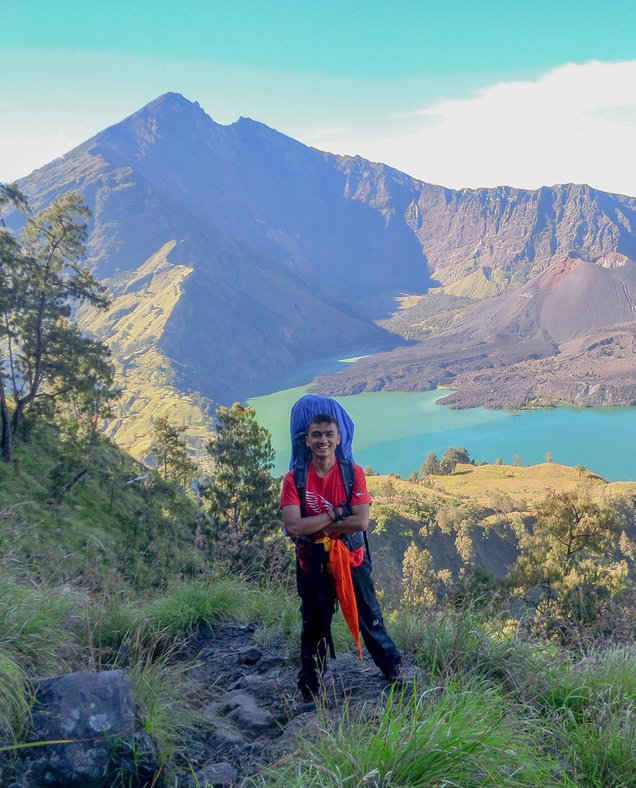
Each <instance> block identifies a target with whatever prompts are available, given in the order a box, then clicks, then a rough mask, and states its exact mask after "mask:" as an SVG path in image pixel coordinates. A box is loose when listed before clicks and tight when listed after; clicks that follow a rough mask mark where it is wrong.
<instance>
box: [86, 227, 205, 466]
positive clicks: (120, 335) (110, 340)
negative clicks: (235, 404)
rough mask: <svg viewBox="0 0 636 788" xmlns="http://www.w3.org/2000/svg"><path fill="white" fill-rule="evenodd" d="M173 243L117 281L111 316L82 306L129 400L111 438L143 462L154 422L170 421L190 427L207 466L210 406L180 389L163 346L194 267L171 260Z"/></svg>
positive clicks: (120, 409)
mask: <svg viewBox="0 0 636 788" xmlns="http://www.w3.org/2000/svg"><path fill="white" fill-rule="evenodd" d="M174 246H175V242H174V241H171V242H169V243H167V244H165V245H164V246H163V247H162V248H161V249H160V250H159V251H157V252H156V254H154V255H152V256H151V257H150V258H149V259H148V260H147V261H146V262H145V263H144V264H143V265H142V266H140V268H138V269H136V270H135V271H134V272H133V273H128V274H125V275H123V276H122V277H121V278H120V279H118V280H116V281H115V280H113V281H112V282H111V283H110V285H111V291H112V305H111V308H110V309H109V310H108V311H107V312H98V311H97V310H95V309H94V308H92V307H90V306H85V307H82V309H81V310H80V313H79V315H78V317H79V323H80V325H81V326H82V327H84V328H86V327H90V331H91V332H92V333H94V334H95V335H96V336H97V337H98V338H99V339H101V340H102V341H103V342H105V343H106V344H107V345H108V346H109V348H110V349H111V352H112V354H113V361H114V363H115V373H116V383H117V385H118V386H120V387H121V388H122V389H123V392H124V393H123V395H122V398H121V400H120V402H119V403H118V406H117V408H116V410H117V413H116V418H115V419H114V420H113V421H112V423H111V424H110V425H109V426H108V428H107V430H106V433H107V434H108V435H109V436H110V437H112V438H114V439H115V440H116V441H117V443H118V444H119V445H120V446H122V447H123V448H124V449H125V450H127V451H129V452H130V453H131V454H132V455H133V456H134V457H136V458H137V459H139V460H143V459H145V458H146V456H147V455H148V452H149V448H150V441H151V435H152V423H153V420H154V419H155V418H156V417H157V416H164V417H167V418H169V419H170V420H171V422H172V423H174V424H179V425H182V424H186V425H187V426H188V439H189V441H190V443H191V445H192V448H193V449H195V450H197V454H198V456H199V457H200V458H201V460H202V461H205V457H206V452H205V442H206V440H207V438H208V433H209V429H210V423H211V422H210V419H209V418H208V417H207V416H206V414H205V412H204V408H205V404H204V403H202V402H196V401H194V400H193V398H192V396H190V395H188V394H183V393H180V392H179V391H178V390H177V388H176V387H175V380H174V375H175V373H174V370H173V365H172V363H171V362H170V360H169V359H168V358H166V356H165V355H164V354H162V353H161V351H160V350H159V348H158V346H157V339H158V338H160V337H161V336H162V334H163V332H164V329H165V326H166V323H167V322H168V320H169V319H170V317H171V315H172V312H173V310H174V308H175V306H176V305H177V303H178V301H179V298H180V297H181V291H182V285H183V282H184V280H185V279H186V278H187V277H188V276H189V275H190V274H191V273H192V268H189V267H188V266H185V265H177V264H174V263H171V262H170V261H169V260H168V255H169V254H170V252H171V251H172V249H173V248H174Z"/></svg>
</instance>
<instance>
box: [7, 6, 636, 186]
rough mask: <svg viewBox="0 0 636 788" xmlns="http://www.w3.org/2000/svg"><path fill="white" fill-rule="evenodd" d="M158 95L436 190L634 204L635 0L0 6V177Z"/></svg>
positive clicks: (27, 167)
mask: <svg viewBox="0 0 636 788" xmlns="http://www.w3.org/2000/svg"><path fill="white" fill-rule="evenodd" d="M168 91H175V92H178V93H181V94H183V95H184V96H185V97H186V98H188V99H190V100H192V101H198V102H199V104H200V105H201V106H202V107H203V109H204V110H205V111H206V112H207V113H208V115H210V116H211V117H212V118H213V119H214V120H215V121H217V122H218V123H223V124H227V123H233V122H234V121H236V120H237V119H238V118H239V117H241V116H245V117H251V118H253V119H255V120H258V121H260V122H262V123H265V124H267V125H268V126H271V127H273V128H275V129H277V130H278V131H280V132H282V133H284V134H287V135H289V136H290V137H294V138H295V139H298V140H300V141H301V142H304V143H306V144H308V145H313V146H315V147H317V148H320V149H322V150H327V151H330V152H333V153H340V154H349V155H354V154H358V155H361V156H363V157H364V158H368V159H371V160H372V161H382V162H385V163H386V164H389V165H391V166H393V167H396V168H397V169H400V170H402V171H404V172H406V173H408V174H409V175H412V176H414V177H416V178H419V179H421V180H424V181H427V182H429V183H438V184H442V185H444V186H449V187H451V188H464V187H469V188H478V187H484V186H498V185H508V186H517V187H521V188H527V189H536V188H539V187H540V186H545V185H548V186H549V185H553V184H556V183H588V184H589V185H591V186H593V187H595V188H597V189H602V190H605V191H610V192H616V193H620V194H628V195H630V196H636V146H635V144H634V143H635V142H636V0H604V2H598V1H597V0H576V2H574V1H571V0H527V1H526V0H505V2H504V1H503V0H480V2H476V0H435V1H433V0H393V2H392V3H388V2H387V0H382V2H380V0H340V1H336V0H323V2H321V3H320V4H318V3H310V2H308V0H305V2H303V0H267V1H266V0H251V1H250V0H152V2H149V1H147V0H109V1H108V2H104V0H99V1H97V0H81V2H78V1H77V0H1V2H0V181H3V182H10V181H13V180H15V179H17V178H19V177H22V176H25V175H27V174H28V173H29V172H31V171H32V170H33V169H34V168H36V167H40V166H42V165H44V164H46V163H47V162H49V161H50V160H52V159H53V158H55V157H57V156H60V155H62V154H64V153H65V152H67V151H68V150H70V149H71V148H73V147H74V146H76V145H78V144H79V143H81V142H83V141H84V140H85V139H88V138H89V137H91V136H93V135H94V134H96V133H97V132H99V131H101V130H102V129H104V128H106V127H107V126H110V125H112V124H114V123H117V122H118V121H120V120H122V119H123V118H124V117H126V116H128V115H130V114H131V113H133V112H134V111H136V110H137V109H139V108H140V107H141V106H143V105H144V104H147V103H148V102H150V101H152V100H153V99H154V98H156V97H157V96H159V95H161V94H162V93H166V92H168Z"/></svg>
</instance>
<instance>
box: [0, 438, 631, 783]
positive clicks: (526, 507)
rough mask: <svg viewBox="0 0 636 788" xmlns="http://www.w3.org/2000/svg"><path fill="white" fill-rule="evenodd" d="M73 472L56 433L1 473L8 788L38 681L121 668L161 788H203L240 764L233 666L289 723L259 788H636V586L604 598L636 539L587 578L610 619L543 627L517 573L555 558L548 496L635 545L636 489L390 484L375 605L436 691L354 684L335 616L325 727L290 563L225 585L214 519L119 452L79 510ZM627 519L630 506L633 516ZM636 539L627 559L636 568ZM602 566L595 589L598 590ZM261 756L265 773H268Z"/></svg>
mask: <svg viewBox="0 0 636 788" xmlns="http://www.w3.org/2000/svg"><path fill="white" fill-rule="evenodd" d="M61 453H62V446H61V444H60V443H59V436H58V435H57V434H56V432H55V431H54V430H53V429H52V428H46V429H38V430H37V431H35V430H34V431H33V432H32V436H31V438H30V440H28V441H26V442H23V443H20V444H19V446H18V447H17V449H16V454H15V461H14V462H13V463H11V464H6V463H4V464H0V569H1V580H0V591H1V593H0V753H1V752H2V748H5V756H4V760H3V759H2V757H0V777H2V778H4V777H6V776H8V775H10V774H11V768H12V766H11V760H10V758H9V760H7V757H8V756H7V753H9V755H11V756H15V753H16V752H19V750H15V749H13V748H14V747H15V742H18V745H19V742H21V741H22V740H23V739H24V737H25V735H26V731H27V730H28V709H29V703H30V700H29V699H30V694H29V693H30V688H31V686H32V681H33V679H34V678H36V677H38V676H42V675H53V674H57V673H65V672H70V671H72V670H104V669H105V670H109V669H112V668H114V667H123V668H124V669H125V670H126V671H127V672H128V674H129V675H130V677H131V679H132V682H133V687H134V690H135V694H136V697H137V699H138V702H139V714H140V719H141V725H142V729H143V730H144V731H145V732H147V733H148V734H150V735H151V736H152V737H153V738H154V739H155V740H156V741H157V742H158V743H159V748H160V749H159V752H160V767H159V769H158V771H157V773H156V774H155V776H154V783H153V784H156V785H157V786H160V785H164V786H177V785H182V784H184V780H186V778H187V779H190V778H191V777H192V775H193V774H194V773H195V771H196V770H197V769H199V767H200V766H201V764H202V763H205V759H208V760H210V761H215V762H216V761H218V760H219V759H220V758H221V757H222V756H221V754H220V753H225V755H223V757H229V756H228V755H227V750H223V749H222V748H221V749H219V747H220V745H218V730H222V729H223V728H222V726H223V725H228V724H229V722H227V721H223V719H224V718H223V719H221V718H218V717H215V716H214V715H212V717H211V716H210V712H209V708H211V706H210V704H212V706H213V705H214V703H217V705H218V704H221V705H222V703H223V702H225V701H224V700H223V699H224V698H226V697H230V695H231V693H232V692H235V690H231V689H230V688H229V687H228V686H226V685H225V684H224V683H223V681H221V680H220V679H219V675H222V674H219V673H218V671H220V670H221V667H222V666H227V670H228V671H230V673H229V675H238V676H239V680H240V681H242V682H243V683H242V684H241V685H240V686H241V687H243V689H241V690H240V692H242V693H243V696H241V697H244V696H245V693H249V692H252V691H254V692H255V691H256V690H258V688H259V687H260V688H261V691H262V692H263V698H264V699H263V700H259V701H258V702H259V704H260V705H258V706H257V707H255V708H256V711H255V712H254V713H255V714H256V713H258V714H261V715H262V714H264V713H267V714H270V715H272V717H274V716H276V715H278V716H276V719H278V720H279V722H278V723H277V724H276V725H275V726H274V728H272V733H271V735H270V734H269V733H261V734H259V736H258V737H257V738H256V739H254V740H251V739H250V740H249V741H248V743H247V744H246V743H245V741H243V744H242V745H241V746H239V750H238V751H237V752H238V755H236V758H237V759H238V760H234V761H232V763H233V764H234V766H233V767H232V768H234V769H235V770H238V771H237V772H236V773H237V774H239V775H240V779H241V780H244V781H245V784H246V785H285V786H288V785H296V786H301V785H302V786H305V785H315V786H326V785H333V784H345V783H347V782H349V783H351V784H352V785H362V784H373V785H377V786H380V785H382V786H402V785H430V786H435V785H441V784H444V783H449V784H451V783H452V782H454V783H455V784H458V785H487V784H492V785H502V786H503V785H506V786H530V785H532V786H546V787H547V786H555V785H563V786H569V787H570V788H572V786H598V788H601V786H603V787H604V786H616V788H618V786H626V785H631V784H634V781H635V780H636V753H635V752H634V750H633V745H632V743H633V740H634V736H636V725H635V723H634V720H635V719H636V651H635V648H634V645H633V636H632V633H633V623H634V621H633V615H632V612H630V611H633V605H632V601H633V598H634V594H633V588H632V586H631V583H630V582H629V581H628V580H627V579H625V582H623V583H622V584H621V585H620V588H619V587H618V586H616V587H614V590H611V589H609V590H608V588H609V587H606V586H604V585H603V569H604V567H606V566H612V567H616V566H618V564H619V563H620V562H618V561H617V560H614V559H617V556H614V557H613V558H612V561H613V563H611V564H609V565H608V564H607V561H608V560H609V558H610V557H611V556H610V552H611V551H612V550H614V547H612V545H614V546H615V547H616V549H618V547H617V544H618V532H617V531H616V530H615V529H614V530H612V529H609V530H608V531H607V534H606V536H605V537H604V538H605V542H604V543H603V544H602V545H597V544H596V543H595V542H590V543H589V544H588V545H587V547H586V550H585V551H584V552H585V555H584V556H579V558H580V559H581V560H578V559H577V563H576V571H577V572H578V575H577V577H578V581H577V582H578V586H577V588H580V589H585V588H586V587H587V588H590V589H591V590H592V591H594V593H596V594H597V595H596V597H595V605H596V606H597V612H598V617H597V618H596V619H594V620H592V619H590V618H587V619H586V618H585V617H584V616H581V615H579V614H578V613H577V610H579V608H577V607H576V605H574V606H570V607H568V603H567V596H564V597H563V598H562V599H561V600H560V601H559V605H560V607H553V608H552V609H550V610H546V611H545V613H544V614H542V615H541V616H540V617H538V616H535V615H534V614H533V613H532V611H531V610H530V609H528V610H527V611H526V612H525V613H524V612H523V609H522V607H520V600H521V598H522V597H521V595H520V593H519V592H518V588H520V587H521V585H522V583H523V573H522V572H521V571H520V570H519V567H518V566H515V562H516V561H517V559H518V557H519V556H522V557H524V556H526V557H528V556H530V557H531V556H532V555H533V553H532V551H533V550H535V551H536V550H537V549H538V548H537V543H536V542H534V543H533V542H532V541H531V539H532V537H538V536H539V535H540V534H541V533H544V532H543V531H541V528H542V527H543V526H542V523H544V524H545V523H547V522H548V519H549V517H548V516H549V511H548V510H547V509H546V503H545V502H546V496H548V497H549V495H550V489H551V490H552V492H553V493H554V494H557V495H566V496H577V497H576V498H575V499H569V498H568V499H567V501H570V500H576V502H577V504H578V505H579V506H580V507H582V509H581V511H583V510H585V512H586V513H587V514H586V517H587V518H588V520H587V522H588V523H593V522H594V523H597V524H598V523H599V522H601V520H602V517H601V520H599V519H598V518H599V517H600V516H601V515H603V513H604V512H605V513H606V512H609V511H610V510H611V512H612V513H613V514H612V516H613V517H614V518H616V521H615V522H614V521H612V528H614V525H621V523H623V522H627V520H629V518H627V520H625V521H623V520H621V519H620V518H621V517H623V516H624V515H626V514H627V513H628V509H629V502H630V501H631V500H632V499H633V497H634V486H633V485H625V484H623V485H618V484H612V485H610V484H607V483H605V482H603V480H601V479H599V478H598V477H594V476H593V475H592V474H589V472H587V471H585V470H584V469H576V468H566V467H564V466H558V465H555V464H553V463H546V464H544V465H541V466H535V467H534V468H532V467H529V468H518V467H512V466H503V465H492V466H481V467H475V466H472V465H458V466H457V467H456V468H455V469H454V471H453V472H452V473H450V474H445V475H429V476H427V477H418V478H416V479H414V480H411V481H406V480H402V479H399V478H397V477H392V476H383V477H380V476H370V477H369V487H370V489H371V490H372V494H373V497H374V507H373V512H374V524H373V533H372V535H371V550H372V554H373V557H374V562H375V573H376V578H377V583H378V587H379V590H380V594H381V596H382V599H383V606H384V610H385V614H386V616H387V619H388V622H389V627H390V629H391V632H392V634H394V635H395V637H396V639H397V640H398V642H399V645H400V647H401V649H402V650H403V653H404V656H405V662H406V663H407V664H408V665H409V666H412V667H413V668H414V669H417V671H418V678H417V679H416V680H415V683H413V682H412V681H411V682H410V683H406V684H405V685H404V686H403V688H402V689H401V690H394V691H393V692H389V693H387V692H384V693H383V691H382V689H381V687H380V685H378V684H377V681H376V679H374V677H373V670H371V671H370V669H369V663H368V662H365V663H360V667H359V668H357V667H356V665H355V662H356V660H355V659H354V655H353V654H352V652H351V643H350V639H349V637H348V636H347V635H346V633H345V627H344V622H343V621H342V619H340V618H338V619H337V620H336V623H335V640H336V646H337V651H338V657H337V659H336V660H335V662H334V663H333V668H332V670H333V671H334V673H333V674H332V681H333V682H334V683H333V686H332V687H331V688H330V689H329V690H328V692H327V695H326V697H325V699H324V701H323V704H322V706H319V708H318V711H317V712H315V711H311V710H310V711H307V710H305V709H303V708H302V706H301V705H300V703H299V701H298V700H297V698H296V695H295V691H294V675H295V672H296V670H297V665H296V655H297V651H298V641H297V637H298V614H297V599H296V597H295V592H294V590H293V585H292V584H291V583H290V569H291V562H290V558H291V556H290V552H289V545H288V543H286V542H285V541H284V540H281V539H280V538H278V539H275V540H274V542H271V543H270V544H269V545H267V544H265V545H261V546H260V547H256V543H253V545H252V547H250V548H249V550H250V551H252V552H250V553H249V554H248V555H249V561H251V563H249V561H248V564H247V570H240V571H239V570H238V569H236V568H235V569H234V570H233V571H231V572H230V573H229V574H228V572H227V566H225V568H224V567H223V566H222V564H223V560H222V559H223V551H222V550H221V551H219V549H218V548H219V544H222V543H223V539H224V535H223V533H222V532H220V531H219V530H218V528H217V529H216V530H215V528H214V523H215V522H216V523H217V525H218V523H219V522H220V520H218V518H217V517H216V515H215V514H214V512H213V511H212V510H210V509H209V508H206V511H204V510H203V509H202V508H201V506H200V503H197V502H196V501H195V500H193V499H192V498H191V497H190V496H189V495H186V494H185V493H183V492H182V491H180V490H179V489H178V488H176V487H174V486H172V485H170V484H168V483H166V482H165V481H163V480H162V479H161V478H160V477H159V476H158V475H157V474H155V473H154V472H148V471H147V470H146V469H145V468H144V467H143V466H141V465H140V464H139V463H137V462H136V461H135V460H133V459H131V458H130V457H129V456H127V455H124V454H122V453H121V451H120V450H119V449H118V448H116V447H115V446H114V444H112V443H111V442H110V441H108V440H102V441H101V443H100V445H99V448H98V450H97V451H96V452H95V460H94V462H93V463H91V466H90V469H89V472H88V474H86V475H84V476H83V477H82V478H81V480H79V481H78V482H77V483H76V484H75V485H74V486H72V488H71V489H69V490H68V491H67V492H66V493H65V494H64V496H62V498H61V500H60V499H59V495H57V494H56V493H57V492H58V487H59V484H58V482H57V479H58V477H57V475H56V473H55V469H56V467H57V466H58V464H59V457H60V455H61ZM564 500H566V499H564ZM567 501H566V502H567ZM618 502H621V507H623V508H621V507H617V508H612V506H613V505H614V504H616V503H618ZM592 503H594V505H597V504H598V506H599V507H600V508H598V509H594V508H593V506H592ZM608 507H609V508H608ZM625 507H627V508H625ZM594 518H596V519H594ZM631 519H632V521H633V518H631ZM607 522H609V521H607ZM627 530H628V531H630V529H629V528H628V529H627ZM630 532H631V531H630ZM545 533H548V531H545ZM610 533H611V534H614V533H615V534H616V536H615V537H614V536H610ZM511 535H514V536H515V539H516V542H515V543H514V544H511V543H510V541H509V540H508V537H510V536H511ZM546 538H547V537H546ZM625 538H626V540H627V541H625V540H623V541H621V546H620V549H621V550H623V553H622V556H623V557H622V559H621V560H622V561H623V562H625V563H626V564H627V563H629V565H630V566H631V565H632V560H633V555H634V552H631V553H630V549H632V548H630V544H631V542H630V539H629V537H628V536H627V535H626V537H625ZM621 539H622V537H621ZM612 540H614V541H612ZM274 544H275V545H277V547H276V548H275V549H274V548H273V547H272V545H274ZM547 544H548V542H545V544H543V548H545V547H546V545H547ZM548 546H549V545H548ZM597 547H598V549H597ZM543 548H541V549H543ZM610 548H611V549H610ZM506 550H507V551H508V552H507V553H505V551H506ZM614 552H616V551H615V550H614ZM546 555H548V558H550V555H552V557H554V556H553V554H552V553H550V552H549V550H548V553H546ZM630 555H631V556H632V557H631V558H630V557H629V556H630ZM550 560H552V559H550ZM497 562H503V563H505V564H506V566H502V565H499V567H498V568H497V566H496V563H497ZM586 562H587V563H586ZM590 562H595V563H594V566H595V572H596V574H595V575H594V576H593V577H592V575H590V574H589V572H588V574H587V575H586V574H585V571H586V570H585V568H586V567H587V566H589V565H590ZM262 567H266V571H265V573H262V572H261V573H260V575H259V568H261V569H262ZM522 568H523V567H522ZM512 569H514V571H516V572H517V575H516V579H515V580H514V583H512V582H511V578H513V575H514V572H513V571H512ZM508 570H510V571H508ZM525 571H526V572H528V571H529V570H528V567H527V566H526V568H525ZM264 577H267V581H266V582H265V580H264ZM248 578H249V579H248ZM562 581H563V592H564V594H566V592H567V589H568V586H567V581H568V578H567V577H566V576H564V578H563V579H562ZM515 584H516V586H517V591H515ZM595 584H596V585H595ZM530 597H532V594H530ZM514 599H516V600H517V601H516V602H513V600H514ZM534 599H535V602H538V601H539V598H538V597H537V596H535V597H534ZM515 605H516V607H515ZM568 611H569V612H568ZM248 622H251V623H250V626H245V624H246V623H248ZM557 624H558V626H557ZM247 646H249V648H254V647H256V648H257V649H258V651H259V653H260V654H261V657H260V660H261V662H262V663H263V664H265V663H267V662H269V663H270V664H272V665H274V669H273V670H272V671H270V673H271V676H272V677H274V676H275V677H276V679H275V681H276V682H278V683H271V684H268V683H267V682H274V678H271V679H270V678H268V676H269V675H270V673H267V674H266V675H261V673H262V671H261V673H259V670H260V667H259V665H260V664H261V662H258V663H257V664H256V665H255V666H254V667H253V668H251V667H249V666H245V665H243V666H241V665H240V664H239V663H240V659H239V662H238V663H237V662H236V655H237V648H238V653H239V655H240V651H241V649H242V648H246V647H247ZM234 664H236V666H237V667H236V668H234V669H233V670H234V673H231V666H232V665H234ZM206 666H207V667H206ZM220 666H221V667H220ZM237 671H238V672H237ZM214 677H216V680H215V678H214ZM337 681H342V682H344V684H343V686H342V687H339V685H337V684H336V682H337ZM250 697H252V696H250ZM254 697H260V696H258V695H254ZM219 699H220V700H219ZM228 708H231V707H228ZM206 709H207V710H208V711H206ZM230 716H231V715H230ZM233 719H235V717H233ZM255 719H260V718H255ZM590 722H592V724H590ZM248 723H249V720H247V721H246V722H245V725H248ZM249 724H252V723H249ZM254 724H255V723H254ZM215 726H221V727H215ZM281 728H282V729H284V731H285V733H284V735H283V736H279V733H280V730H281ZM215 730H216V731H217V733H214V731H215ZM243 735H247V734H243ZM215 736H216V737H217V738H215ZM215 741H216V742H217V744H214V742H215ZM254 741H259V742H260V747H261V750H259V752H261V753H262V754H261V756H260V758H259V759H256V760H253V759H250V757H248V756H247V752H248V750H249V748H253V743H254ZM264 744H267V747H266V748H265V749H263V747H264ZM215 747H216V749H215ZM242 747H245V749H244V750H243V749H241V748H242ZM6 748H9V749H8V750H7V749H6ZM250 752H253V749H252V750H250ZM230 760H231V758H230ZM3 770H4V771H3ZM196 773H197V774H203V773H204V772H203V771H196ZM369 775H372V776H371V777H369ZM197 779H199V778H197ZM201 779H202V778H201ZM201 779H199V782H200V784H204V783H202V782H201ZM127 780H128V781H127V782H125V783H122V785H123V784H125V785H129V786H130V785H142V784H146V783H140V782H135V779H134V777H130V776H129V777H128V778H127Z"/></svg>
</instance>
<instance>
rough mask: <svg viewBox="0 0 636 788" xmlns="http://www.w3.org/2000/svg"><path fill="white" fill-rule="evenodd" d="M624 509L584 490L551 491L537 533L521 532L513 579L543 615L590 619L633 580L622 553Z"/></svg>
mask: <svg viewBox="0 0 636 788" xmlns="http://www.w3.org/2000/svg"><path fill="white" fill-rule="evenodd" d="M624 520H625V516H624V512H622V511H621V504H620V502H619V501H608V502H602V503H599V502H597V501H594V500H592V499H591V498H590V497H589V496H588V495H586V494H585V493H584V492H580V491H577V490H575V491H572V492H555V491H554V490H552V491H550V492H549V493H548V494H547V496H546V497H545V499H544V500H543V501H542V502H541V503H540V504H538V506H537V519H536V522H535V525H534V528H533V529H532V531H531V532H526V533H525V534H521V535H520V541H519V547H520V551H521V553H520V556H519V558H518V559H517V562H516V564H515V566H514V568H513V570H512V573H511V577H510V580H511V582H512V583H513V584H515V585H516V586H517V589H518V590H519V591H520V592H522V593H524V594H525V595H526V598H527V599H528V600H529V601H531V602H532V604H533V605H534V606H535V608H536V610H537V612H538V613H539V614H540V615H544V614H552V615H558V616H562V617H564V618H566V619H573V620H575V621H577V622H584V623H585V622H590V621H593V620H594V619H596V618H597V616H598V615H599V614H600V611H601V610H602V608H603V605H604V604H605V603H606V602H607V601H608V600H609V599H611V598H612V597H613V596H614V595H615V594H616V593H617V592H618V591H620V590H621V589H622V588H623V587H624V584H625V583H626V581H627V574H628V567H627V564H626V562H625V561H620V560H618V561H617V560H615V559H616V558H618V557H619V552H618V550H619V546H620V536H621V533H622V531H623V527H624V526H623V521H624Z"/></svg>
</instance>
